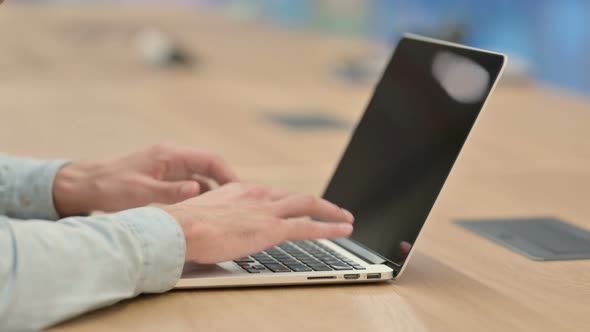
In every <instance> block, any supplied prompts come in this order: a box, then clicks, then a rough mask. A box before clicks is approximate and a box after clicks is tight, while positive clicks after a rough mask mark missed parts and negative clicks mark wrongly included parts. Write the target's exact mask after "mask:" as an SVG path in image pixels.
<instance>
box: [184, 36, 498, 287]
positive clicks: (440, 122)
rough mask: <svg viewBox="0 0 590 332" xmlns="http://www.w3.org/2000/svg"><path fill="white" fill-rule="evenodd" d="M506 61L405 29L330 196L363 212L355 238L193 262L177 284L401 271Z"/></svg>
mask: <svg viewBox="0 0 590 332" xmlns="http://www.w3.org/2000/svg"><path fill="white" fill-rule="evenodd" d="M505 62H506V57H505V56H504V55H502V54H498V53H494V52H489V51H485V50H480V49H475V48H471V47H465V46H461V45H456V44H452V43H448V42H443V41H439V40H434V39H430V38H426V37H421V36H416V35H404V36H403V37H402V38H401V40H400V41H399V43H398V46H397V47H396V49H395V52H394V54H393V56H392V58H391V60H390V62H389V64H388V65H387V67H386V69H385V71H384V73H383V75H382V77H381V79H380V81H379V83H378V84H377V86H376V88H375V91H374V94H373V97H372V99H371V101H370V102H369V105H368V107H367V109H366V111H365V113H364V115H363V117H362V119H361V120H360V122H359V124H358V126H357V127H356V129H355V130H354V133H353V135H352V138H351V140H350V142H349V144H348V147H347V148H346V150H345V152H344V154H343V156H342V158H341V160H340V163H339V164H338V167H337V168H336V170H335V172H334V174H333V176H332V179H331V180H330V182H329V184H328V187H327V189H326V191H325V193H324V195H323V197H324V198H325V199H327V200H329V201H331V202H334V203H335V204H337V205H339V206H342V207H344V208H346V209H348V210H349V211H351V212H352V213H353V214H354V215H355V224H354V232H353V234H352V235H351V237H350V238H343V239H335V240H327V239H321V240H313V241H296V242H286V243H283V244H281V245H278V246H276V247H274V248H272V249H269V250H266V251H264V252H260V253H257V254H253V255H251V256H248V257H242V258H240V259H237V260H235V261H229V262H224V263H220V264H212V265H200V264H190V263H188V264H186V265H185V268H184V271H183V274H182V277H181V279H180V280H179V281H178V283H177V285H176V287H175V288H199V287H232V286H240V287H242V286H270V285H296V284H327V283H358V282H377V281H385V280H391V279H394V278H398V277H399V276H400V275H401V274H402V272H403V270H404V268H405V267H406V266H407V265H408V261H409V259H410V256H411V254H412V252H413V247H414V243H415V242H416V240H417V238H418V236H419V234H420V231H421V229H422V228H423V227H424V224H425V222H426V220H427V219H428V215H429V213H430V210H431V209H432V207H433V205H434V203H435V201H436V199H437V196H438V195H439V193H440V191H441V189H442V187H443V184H444V182H445V180H446V178H447V177H448V175H449V173H450V171H451V168H452V167H453V164H454V163H455V160H456V159H457V157H458V155H459V152H460V150H461V148H462V146H463V144H464V143H465V141H466V139H467V136H468V135H469V132H470V131H471V128H472V127H473V125H474V123H475V120H476V119H477V117H478V115H479V113H480V111H481V110H482V108H483V107H484V104H485V102H486V100H487V99H488V97H489V95H490V94H491V92H492V90H493V89H494V87H495V85H496V83H497V81H498V78H499V77H500V75H501V73H502V70H503V68H504V64H505Z"/></svg>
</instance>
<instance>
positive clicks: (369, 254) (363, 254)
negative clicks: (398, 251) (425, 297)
mask: <svg viewBox="0 0 590 332" xmlns="http://www.w3.org/2000/svg"><path fill="white" fill-rule="evenodd" d="M404 40H411V41H416V42H425V43H430V44H438V45H441V46H445V47H451V48H459V49H466V50H470V51H475V52H480V53H483V54H487V55H491V56H496V57H499V59H500V60H501V67H500V70H499V71H498V75H497V76H496V77H495V78H494V82H493V84H492V87H491V88H490V90H489V92H488V93H487V95H486V96H485V99H484V102H483V103H482V106H481V108H480V110H479V112H478V114H477V116H476V119H475V121H474V123H473V125H472V126H471V128H469V130H468V132H467V138H466V139H465V141H464V142H463V143H462V144H461V146H460V147H459V152H458V153H457V156H456V157H455V159H454V160H453V162H452V164H451V171H449V172H448V173H447V175H446V176H445V177H444V179H443V185H442V186H441V188H440V190H439V191H438V193H436V196H435V202H434V204H433V205H432V206H431V207H430V209H429V210H428V213H427V216H426V219H425V221H424V223H423V224H422V226H421V227H420V230H419V232H418V235H417V236H416V240H415V241H414V244H413V246H412V248H411V249H410V252H409V253H408V257H407V258H406V259H405V260H404V262H403V263H402V265H400V264H399V263H397V262H394V261H391V260H390V259H388V258H387V257H384V256H382V255H381V254H379V253H378V252H376V251H374V250H372V249H371V248H369V247H368V246H366V245H364V244H362V243H360V242H358V241H355V240H353V239H349V238H342V239H334V240H331V241H332V242H333V243H335V244H336V245H339V246H340V247H343V248H344V249H346V250H348V251H350V252H352V253H354V254H355V255H357V256H359V257H360V258H362V259H364V260H365V261H367V262H369V263H371V264H385V265H387V266H389V267H391V268H392V269H393V270H394V274H393V276H394V278H395V277H398V276H400V275H401V274H402V272H403V270H404V268H405V267H406V266H407V265H408V261H409V260H410V259H411V257H412V254H413V253H414V252H415V247H416V244H417V242H418V239H419V238H420V235H421V233H422V231H423V230H424V227H425V226H426V223H427V222H428V220H429V219H430V213H431V211H432V209H433V208H434V206H435V205H436V202H437V201H438V197H439V196H440V193H441V192H442V191H443V189H444V187H445V184H446V181H447V179H448V178H449V176H450V175H451V173H452V171H453V168H454V166H455V163H456V162H457V159H458V158H459V155H460V154H461V151H462V150H463V147H464V146H465V144H466V143H467V141H468V140H469V135H470V134H471V131H472V130H473V128H474V127H475V126H476V125H477V123H478V119H479V116H480V115H481V112H482V111H483V110H484V109H485V106H486V105H487V102H488V101H489V99H490V96H491V95H492V93H493V92H494V90H495V89H496V86H497V84H498V81H499V80H500V77H502V74H503V72H504V68H505V67H506V61H507V59H508V57H507V56H506V55H505V54H502V53H498V52H492V51H488V50H484V49H479V48H475V47H470V46H465V45H461V44H456V43H451V42H447V41H443V40H438V39H433V38H429V37H425V36H420V35H416V34H411V33H405V34H403V35H402V37H401V38H400V40H399V42H398V47H401V46H403V41H404ZM394 56H395V51H394V52H393V54H392V55H391V58H390V60H389V62H388V63H387V65H386V67H385V68H384V69H383V72H382V74H381V77H380V78H379V80H378V81H377V84H376V85H375V87H374V89H373V91H376V89H377V88H378V86H379V85H380V84H381V81H382V80H383V77H384V75H385V69H386V68H387V67H388V66H389V65H390V63H391V61H392V60H393V58H394ZM372 100H373V96H372V97H371V98H370V99H369V101H368V103H367V106H366V107H365V110H366V109H367V108H368V107H369V105H370V104H371V102H372ZM363 119H364V115H363V117H362V118H361V120H360V121H359V122H358V123H357V125H356V127H355V129H354V130H353V131H352V133H351V135H350V139H352V138H353V137H354V135H355V134H356V131H357V129H358V127H359V125H360V123H361V122H362V121H363ZM346 150H347V148H345V149H344V150H343V151H342V153H341V157H340V160H342V158H343V157H344V154H345V153H346ZM339 165H340V163H339V164H338V166H337V167H339ZM334 173H336V171H334ZM330 183H331V181H329V182H328V185H327V186H326V189H325V190H324V195H323V196H325V192H326V191H327V189H328V186H329V185H330Z"/></svg>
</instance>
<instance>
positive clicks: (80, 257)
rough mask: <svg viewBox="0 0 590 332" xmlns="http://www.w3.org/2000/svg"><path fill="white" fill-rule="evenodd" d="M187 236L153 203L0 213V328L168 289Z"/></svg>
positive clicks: (23, 327) (39, 324)
mask: <svg viewBox="0 0 590 332" xmlns="http://www.w3.org/2000/svg"><path fill="white" fill-rule="evenodd" d="M185 250H186V244H185V241H184V236H183V233H182V229H181V228H180V226H179V225H178V223H177V222H176V221H175V220H174V218H173V217H172V216H170V215H169V214H167V213H166V212H164V211H163V210H161V209H158V208H155V207H144V208H138V209H132V210H127V211H124V212H120V213H115V214H110V215H99V216H90V217H72V218H66V219H62V220H59V221H57V222H48V221H41V220H27V221H22V220H14V219H9V218H7V217H0V330H1V331H37V330H40V329H42V328H45V327H47V326H50V325H53V324H55V323H58V322H60V321H62V320H65V319H68V318H71V317H73V316H76V315H78V314H81V313H83V312H86V311H89V310H93V309H96V308H99V307H102V306H106V305H110V304H113V303H115V302H118V301H120V300H123V299H126V298H131V297H134V296H136V295H138V294H140V293H159V292H164V291H167V290H169V289H171V288H172V287H173V286H174V285H175V284H176V282H177V281H178V279H179V278H180V274H181V272H182V268H183V265H184V259H185Z"/></svg>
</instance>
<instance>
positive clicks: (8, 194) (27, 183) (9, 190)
mask: <svg viewBox="0 0 590 332" xmlns="http://www.w3.org/2000/svg"><path fill="white" fill-rule="evenodd" d="M67 163H68V162H67V161H65V160H38V159H29V158H17V157H12V156H8V155H3V154H0V215H4V216H8V217H11V218H17V219H43V220H56V219H58V214H57V212H56V211H55V206H54V204H53V180H54V179H55V175H56V174H57V171H59V169H60V168H61V167H63V166H64V165H65V164H67Z"/></svg>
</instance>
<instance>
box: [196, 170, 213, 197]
mask: <svg viewBox="0 0 590 332" xmlns="http://www.w3.org/2000/svg"><path fill="white" fill-rule="evenodd" d="M192 180H193V181H196V182H197V183H199V192H200V193H201V194H203V193H206V192H208V191H210V190H211V189H212V187H211V182H212V180H211V179H209V178H207V177H205V176H202V175H199V174H193V176H192Z"/></svg>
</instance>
